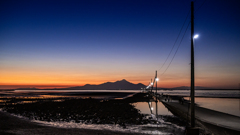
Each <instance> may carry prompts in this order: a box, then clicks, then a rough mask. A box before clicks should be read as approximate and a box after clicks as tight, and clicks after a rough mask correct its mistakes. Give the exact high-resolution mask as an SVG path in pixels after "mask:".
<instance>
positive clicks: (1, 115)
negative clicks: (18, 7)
mask: <svg viewBox="0 0 240 135" xmlns="http://www.w3.org/2000/svg"><path fill="white" fill-rule="evenodd" d="M149 99H150V98H149V97H146V94H143V93H138V94H136V95H134V96H133V97H129V98H126V99H122V100H99V99H91V98H88V99H81V98H80V99H61V100H63V101H60V102H59V101H58V102H56V99H53V100H49V99H48V100H38V101H36V100H34V99H33V100H32V99H31V98H29V99H27V100H28V101H30V102H32V103H24V104H22V103H20V102H19V101H26V99H24V98H23V99H21V98H12V99H8V101H7V103H6V104H5V105H1V106H0V107H1V108H2V110H3V111H4V112H3V111H0V134H1V135H2V134H6V135H13V134H14V135H15V134H16V135H27V134H29V135H31V134H41V135H43V134H44V135H55V134H56V135H59V134H60V135H61V134H62V135H69V134H81V135H122V134H137V133H126V132H124V133H123V132H118V131H110V130H91V129H79V128H57V127H50V126H44V125H40V124H38V123H34V122H32V121H30V120H31V119H35V120H40V121H65V122H68V121H75V122H76V123H85V124H119V125H120V126H122V127H123V128H126V125H125V124H136V125H138V124H146V123H148V122H150V121H149V120H147V119H144V115H142V114H140V112H139V111H138V110H137V109H135V108H134V106H132V105H131V104H129V103H132V102H136V101H147V100H149ZM33 101H34V102H33ZM9 113H12V114H18V115H21V116H24V117H27V118H29V119H23V118H19V117H15V116H13V115H10V114H9Z"/></svg>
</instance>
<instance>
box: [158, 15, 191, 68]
mask: <svg viewBox="0 0 240 135" xmlns="http://www.w3.org/2000/svg"><path fill="white" fill-rule="evenodd" d="M189 13H190V10H189V12H188V14H187V17H186V18H185V20H184V23H183V25H182V27H181V29H180V32H179V33H178V36H177V38H176V40H175V42H174V44H173V47H172V49H171V51H170V53H169V54H168V56H167V58H166V60H165V61H164V63H163V65H162V66H161V68H159V69H158V71H159V70H161V69H162V67H163V66H164V65H165V64H166V62H167V60H168V58H169V56H170V54H171V53H172V51H173V48H174V47H175V45H176V43H177V40H178V38H179V36H180V34H181V32H182V29H183V27H184V25H185V23H186V21H187V19H188V16H189Z"/></svg>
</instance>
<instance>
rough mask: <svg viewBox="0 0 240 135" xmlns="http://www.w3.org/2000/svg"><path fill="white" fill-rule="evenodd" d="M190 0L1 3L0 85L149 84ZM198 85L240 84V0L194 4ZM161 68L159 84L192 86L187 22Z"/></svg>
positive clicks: (173, 37) (6, 0)
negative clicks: (124, 81) (197, 35)
mask: <svg viewBox="0 0 240 135" xmlns="http://www.w3.org/2000/svg"><path fill="white" fill-rule="evenodd" d="M190 5H191V1H190V0H182V1H179V0H168V1H165V0H150V1H146V0H145V1H144V0H126V1H125V0H119V1H118V0H101V1H97V0H96V1H91V0H86V1H60V0H46V1H45V0H34V1H33V0H28V1H27V0H21V1H18V0H16V1H13V0H2V1H1V3H0V20H1V21H0V69H1V70H0V73H1V74H2V76H1V77H0V84H1V85H9V84H49V85H56V84H59V85H83V84H85V83H92V84H98V83H103V82H105V81H116V80H121V79H123V78H125V79H127V80H129V81H131V82H136V83H139V82H141V83H144V84H146V85H147V84H148V82H149V81H150V79H151V78H153V77H154V73H155V70H158V69H160V68H161V67H162V64H163V63H164V61H165V60H166V58H167V56H168V54H169V52H170V51H171V48H172V46H173V45H174V42H175V40H176V38H177V36H178V33H179V32H180V29H181V27H182V25H183V23H184V20H185V18H186V17H187V15H188V14H189V13H190ZM194 5H195V33H197V34H199V35H200V36H199V38H198V39H196V41H195V55H196V62H195V63H196V85H200V86H207V87H222V88H223V87H224V88H227V87H230V88H237V87H238V84H239V83H240V70H239V69H240V60H239V58H240V53H239V50H240V38H239V37H240V34H239V32H240V26H239V24H240V15H239V13H240V8H239V7H240V2H239V1H238V0H228V1H226V0H206V1H205V0H196V1H195V4H194ZM189 22H190V14H189V17H188V18H187V21H186V24H185V25H184V27H183V31H182V33H181V35H180V37H179V40H178V41H177V43H176V46H175V47H174V49H173V52H172V54H171V55H170V57H169V59H168V61H167V62H166V64H165V65H164V66H163V67H162V68H161V70H159V71H158V72H159V77H160V80H161V82H160V84H161V86H162V87H175V86H181V85H189V82H190V80H189V76H190V75H189V73H190V71H189V69H190V66H189V63H190V58H189V56H190V27H189V28H188V29H187V31H186V35H185V37H184V38H183V40H182V43H181V46H180V48H179V50H178V52H177V54H176V56H175V58H174V60H173V62H172V64H171V65H170V67H169V68H168V70H167V71H166V72H165V73H164V74H163V75H162V76H160V75H161V74H162V73H163V72H164V71H165V69H166V68H167V66H168V63H169V62H170V60H171V59H172V57H173V55H174V53H175V50H176V49H177V46H178V45H179V43H180V40H181V38H182V36H183V33H184V31H185V29H186V28H187V24H188V23H189Z"/></svg>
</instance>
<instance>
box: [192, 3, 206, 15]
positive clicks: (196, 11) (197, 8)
mask: <svg viewBox="0 0 240 135" xmlns="http://www.w3.org/2000/svg"><path fill="white" fill-rule="evenodd" d="M206 1H207V0H204V1H203V3H202V4H201V5H200V6H199V7H198V8H197V10H195V11H194V13H196V12H197V11H198V10H199V9H200V8H201V7H202V6H203V4H204V3H205V2H206Z"/></svg>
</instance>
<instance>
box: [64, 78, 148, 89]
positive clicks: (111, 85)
mask: <svg viewBox="0 0 240 135" xmlns="http://www.w3.org/2000/svg"><path fill="white" fill-rule="evenodd" d="M145 87H146V86H145V85H144V84H142V83H138V84H133V83H130V82H128V81H127V80H125V79H123V80H121V81H116V82H106V83H103V84H99V85H91V84H86V85H84V86H77V87H70V88H66V89H71V90H140V89H141V88H145Z"/></svg>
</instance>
